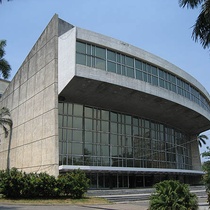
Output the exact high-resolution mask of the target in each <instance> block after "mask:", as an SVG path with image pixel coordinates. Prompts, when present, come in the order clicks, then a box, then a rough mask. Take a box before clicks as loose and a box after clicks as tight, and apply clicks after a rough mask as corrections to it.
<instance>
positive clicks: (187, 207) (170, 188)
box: [149, 180, 198, 210]
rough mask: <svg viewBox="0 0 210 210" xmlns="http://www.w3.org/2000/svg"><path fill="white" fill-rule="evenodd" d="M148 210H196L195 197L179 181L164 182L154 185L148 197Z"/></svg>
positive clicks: (196, 202) (186, 186) (196, 201)
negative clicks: (153, 190)
mask: <svg viewBox="0 0 210 210" xmlns="http://www.w3.org/2000/svg"><path fill="white" fill-rule="evenodd" d="M149 209H150V210H170V209H171V210H196V209H198V200H197V196H196V195H195V194H193V193H191V192H190V190H189V188H188V185H186V184H182V183H180V182H179V181H174V180H166V181H162V182H159V183H157V184H156V185H155V192H154V193H153V194H152V195H151V197H150V208H149Z"/></svg>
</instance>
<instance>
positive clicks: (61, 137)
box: [59, 128, 63, 141]
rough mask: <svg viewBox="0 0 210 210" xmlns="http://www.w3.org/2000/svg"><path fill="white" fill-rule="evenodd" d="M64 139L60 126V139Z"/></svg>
mask: <svg viewBox="0 0 210 210" xmlns="http://www.w3.org/2000/svg"><path fill="white" fill-rule="evenodd" d="M62 139H63V131H62V129H61V128H59V141H62Z"/></svg>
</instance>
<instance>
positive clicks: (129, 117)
mask: <svg viewBox="0 0 210 210" xmlns="http://www.w3.org/2000/svg"><path fill="white" fill-rule="evenodd" d="M125 122H126V124H131V116H128V115H126V116H125Z"/></svg>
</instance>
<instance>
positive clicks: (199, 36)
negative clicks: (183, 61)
mask: <svg viewBox="0 0 210 210" xmlns="http://www.w3.org/2000/svg"><path fill="white" fill-rule="evenodd" d="M179 5H180V7H185V6H187V7H188V8H191V9H194V8H196V7H198V6H201V12H200V14H199V16H198V18H197V20H196V22H195V25H194V26H193V27H194V28H193V32H192V37H193V39H194V40H195V41H198V40H200V43H201V44H202V46H203V48H204V49H205V48H209V47H210V0H179Z"/></svg>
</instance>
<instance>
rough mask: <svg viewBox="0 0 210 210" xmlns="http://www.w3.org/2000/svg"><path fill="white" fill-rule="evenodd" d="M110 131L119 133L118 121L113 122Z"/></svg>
mask: <svg viewBox="0 0 210 210" xmlns="http://www.w3.org/2000/svg"><path fill="white" fill-rule="evenodd" d="M110 132H112V133H117V123H111V125H110Z"/></svg>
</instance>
